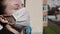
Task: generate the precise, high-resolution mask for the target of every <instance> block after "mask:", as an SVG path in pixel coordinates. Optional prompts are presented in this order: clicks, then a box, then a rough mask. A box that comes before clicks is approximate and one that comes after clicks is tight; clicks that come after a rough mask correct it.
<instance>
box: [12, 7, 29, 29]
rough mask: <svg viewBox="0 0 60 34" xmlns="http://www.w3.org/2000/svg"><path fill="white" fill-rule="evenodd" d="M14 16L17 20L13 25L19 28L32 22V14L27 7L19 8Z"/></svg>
mask: <svg viewBox="0 0 60 34" xmlns="http://www.w3.org/2000/svg"><path fill="white" fill-rule="evenodd" d="M12 16H13V17H14V18H15V20H16V22H15V23H14V25H13V26H15V27H17V28H19V27H20V26H21V25H22V26H29V24H30V16H29V14H28V11H27V10H26V8H22V9H19V10H17V11H16V12H15V13H14V14H12Z"/></svg>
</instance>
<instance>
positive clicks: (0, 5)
mask: <svg viewBox="0 0 60 34" xmlns="http://www.w3.org/2000/svg"><path fill="white" fill-rule="evenodd" d="M3 1H4V0H0V15H1V14H4V11H5V6H4V5H3Z"/></svg>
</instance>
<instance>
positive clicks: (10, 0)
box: [4, 0, 22, 3]
mask: <svg viewBox="0 0 60 34" xmlns="http://www.w3.org/2000/svg"><path fill="white" fill-rule="evenodd" d="M4 2H5V3H7V2H8V3H10V2H11V3H13V2H20V3H22V2H21V0H4Z"/></svg>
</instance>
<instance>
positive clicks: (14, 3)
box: [3, 0, 22, 15]
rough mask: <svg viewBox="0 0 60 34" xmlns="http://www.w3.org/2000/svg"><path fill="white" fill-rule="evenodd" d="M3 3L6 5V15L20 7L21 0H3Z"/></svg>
mask: <svg viewBox="0 0 60 34" xmlns="http://www.w3.org/2000/svg"><path fill="white" fill-rule="evenodd" d="M3 5H5V6H6V9H5V13H6V14H8V15H10V14H13V13H14V12H16V11H17V10H18V9H21V8H22V2H21V0H5V1H4V4H3Z"/></svg>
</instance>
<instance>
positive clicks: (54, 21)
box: [43, 0, 60, 34]
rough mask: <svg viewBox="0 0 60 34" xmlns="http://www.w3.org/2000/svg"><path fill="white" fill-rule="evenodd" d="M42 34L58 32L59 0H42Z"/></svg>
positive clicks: (59, 20)
mask: <svg viewBox="0 0 60 34" xmlns="http://www.w3.org/2000/svg"><path fill="white" fill-rule="evenodd" d="M43 22H44V23H43V26H44V28H43V29H44V30H43V31H44V34H60V0H43Z"/></svg>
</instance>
